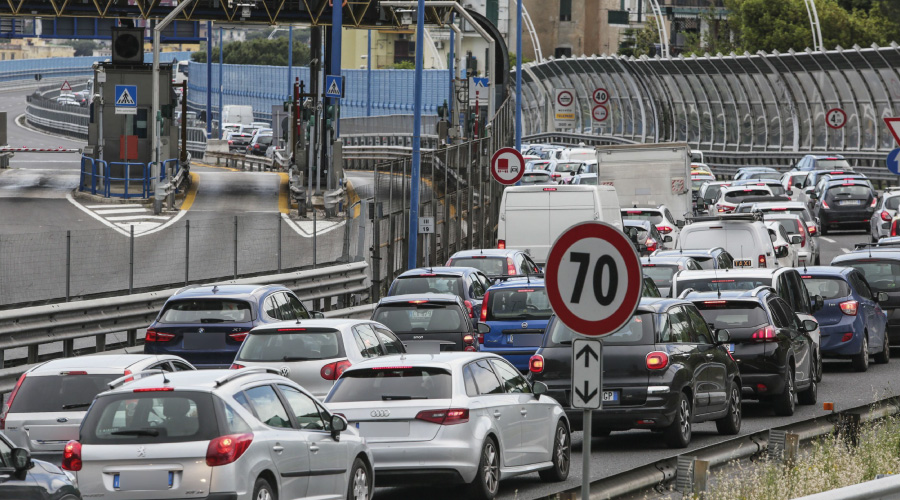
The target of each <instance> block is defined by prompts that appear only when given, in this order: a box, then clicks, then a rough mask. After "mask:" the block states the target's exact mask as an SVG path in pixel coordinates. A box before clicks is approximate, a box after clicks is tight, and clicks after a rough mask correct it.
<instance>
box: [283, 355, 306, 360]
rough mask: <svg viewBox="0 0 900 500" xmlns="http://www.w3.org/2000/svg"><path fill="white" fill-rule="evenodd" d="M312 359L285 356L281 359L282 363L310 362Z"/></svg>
mask: <svg viewBox="0 0 900 500" xmlns="http://www.w3.org/2000/svg"><path fill="white" fill-rule="evenodd" d="M311 359H312V358H301V357H299V356H285V357H283V358H281V360H282V361H309V360H311Z"/></svg>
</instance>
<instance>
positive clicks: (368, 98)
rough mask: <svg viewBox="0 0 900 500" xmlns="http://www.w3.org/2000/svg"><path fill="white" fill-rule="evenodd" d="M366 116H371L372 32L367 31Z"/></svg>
mask: <svg viewBox="0 0 900 500" xmlns="http://www.w3.org/2000/svg"><path fill="white" fill-rule="evenodd" d="M366 116H372V30H369V46H368V54H367V55H366Z"/></svg>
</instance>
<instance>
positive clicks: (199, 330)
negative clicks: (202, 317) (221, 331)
mask: <svg viewBox="0 0 900 500" xmlns="http://www.w3.org/2000/svg"><path fill="white" fill-rule="evenodd" d="M205 331H206V329H205V328H198V329H197V333H203V332H205Z"/></svg>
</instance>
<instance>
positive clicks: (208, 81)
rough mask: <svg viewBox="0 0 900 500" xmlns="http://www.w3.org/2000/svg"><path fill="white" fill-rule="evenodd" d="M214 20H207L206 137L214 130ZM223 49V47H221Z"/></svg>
mask: <svg viewBox="0 0 900 500" xmlns="http://www.w3.org/2000/svg"><path fill="white" fill-rule="evenodd" d="M212 43H213V34H212V21H206V137H207V138H209V137H210V133H211V132H212ZM220 50H221V49H220Z"/></svg>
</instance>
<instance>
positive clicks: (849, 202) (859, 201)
mask: <svg viewBox="0 0 900 500" xmlns="http://www.w3.org/2000/svg"><path fill="white" fill-rule="evenodd" d="M841 205H862V200H844V201H842V202H841Z"/></svg>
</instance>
